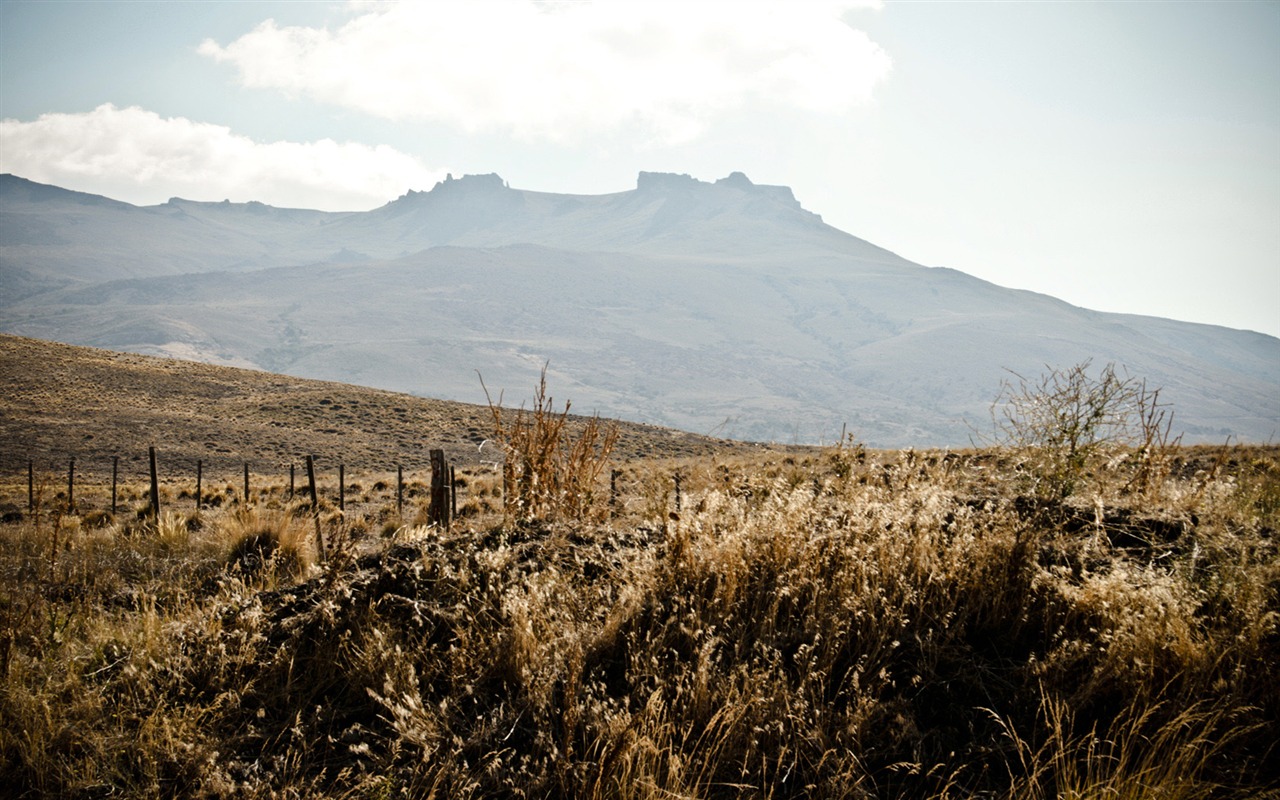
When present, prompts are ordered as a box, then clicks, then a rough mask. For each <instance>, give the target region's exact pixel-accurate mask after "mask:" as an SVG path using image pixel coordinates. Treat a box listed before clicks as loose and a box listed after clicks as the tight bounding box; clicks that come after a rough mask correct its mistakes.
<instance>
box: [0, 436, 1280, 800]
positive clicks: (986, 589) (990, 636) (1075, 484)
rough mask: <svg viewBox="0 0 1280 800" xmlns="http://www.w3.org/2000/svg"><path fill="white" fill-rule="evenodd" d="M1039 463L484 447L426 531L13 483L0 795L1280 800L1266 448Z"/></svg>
mask: <svg viewBox="0 0 1280 800" xmlns="http://www.w3.org/2000/svg"><path fill="white" fill-rule="evenodd" d="M507 421H508V423H509V422H510V418H508V420H507ZM479 424H480V423H477V425H479ZM535 438H536V437H535ZM508 455H509V456H510V457H512V458H517V457H523V456H524V455H527V454H521V453H517V452H510V453H509V454H508ZM1045 455H1046V452H1045V450H1044V448H1034V447H1031V448H1027V447H1018V446H1012V445H1005V446H1000V447H992V448H990V449H985V450H975V451H966V452H932V451H930V452H913V451H906V452H873V451H867V450H865V449H863V448H861V447H858V446H857V445H856V444H855V443H853V442H847V443H843V444H842V445H841V446H838V447H831V448H828V449H825V450H810V451H805V452H782V451H768V450H760V449H755V450H752V451H750V452H733V451H731V450H725V451H719V452H713V453H710V454H706V455H699V456H687V457H681V458H626V457H621V456H615V457H614V459H613V460H611V461H610V471H612V470H613V469H617V470H619V471H620V475H619V476H618V478H617V480H616V488H617V492H616V494H611V493H610V491H609V487H608V486H607V483H608V480H607V477H606V476H607V475H608V474H609V473H608V472H605V473H602V474H601V476H600V479H599V485H598V486H596V487H595V488H596V490H597V491H596V492H595V493H594V494H593V496H592V499H591V501H590V502H585V503H583V502H577V501H576V500H575V502H574V503H573V504H563V505H556V504H554V503H551V504H549V505H544V506H539V507H538V508H537V509H536V513H535V512H534V511H532V510H531V509H532V508H533V507H532V506H529V505H524V506H522V505H520V504H519V503H515V504H514V505H513V503H512V500H513V498H514V497H516V496H517V494H518V493H517V492H515V491H513V489H512V487H513V485H514V486H523V485H525V484H526V483H527V484H529V485H532V484H537V483H539V481H536V480H532V479H531V480H529V481H527V482H524V481H522V480H521V479H516V480H515V481H514V483H513V482H512V481H511V480H509V477H510V476H508V475H504V474H503V472H502V471H501V470H499V469H498V468H496V467H494V466H489V465H485V464H476V465H472V466H466V467H465V468H464V469H463V470H460V472H461V482H462V483H463V486H462V487H461V489H460V497H459V502H460V506H461V509H460V510H461V514H460V516H459V518H458V519H457V520H456V521H455V523H454V525H453V526H452V527H451V528H448V529H443V528H440V527H433V526H429V525H426V524H424V523H425V520H426V514H425V513H424V512H425V509H424V506H423V504H424V502H425V496H424V494H423V493H421V492H419V493H418V494H416V495H414V497H413V498H412V499H411V502H410V503H409V504H408V505H407V507H406V508H405V509H404V510H403V513H397V511H396V509H395V498H394V487H392V486H389V485H388V483H387V482H386V481H385V480H382V479H380V478H378V477H377V475H376V474H372V473H371V474H362V473H359V472H354V471H353V473H352V475H351V479H350V484H351V485H350V490H351V493H352V494H351V495H350V499H351V500H352V502H351V503H350V504H349V505H348V507H347V509H346V510H345V512H339V511H338V509H337V508H336V507H335V504H334V499H333V497H332V496H331V495H330V496H327V497H326V498H324V499H323V501H322V504H321V508H320V510H319V513H318V515H317V514H314V513H313V511H312V509H310V508H309V506H308V505H307V504H306V503H304V502H302V501H301V500H299V499H290V498H289V496H288V493H287V490H286V488H287V487H286V486H285V485H284V484H283V483H281V482H280V481H279V480H278V479H277V480H275V481H274V482H272V481H270V480H267V479H266V478H265V477H264V478H263V479H262V480H260V481H257V482H256V483H255V490H254V493H253V494H251V496H250V498H249V501H248V502H245V501H244V499H243V498H241V497H239V496H238V488H239V487H238V486H237V485H236V484H235V483H234V482H233V483H229V484H228V485H227V486H225V487H224V486H221V485H217V486H213V487H212V488H211V489H210V493H211V494H210V498H211V499H212V498H213V497H217V498H219V502H218V503H217V504H216V505H214V504H212V503H211V504H210V505H209V506H208V507H206V508H205V509H204V510H203V511H201V512H200V513H199V514H197V513H195V511H194V503H193V502H191V501H192V498H190V497H187V498H183V497H181V496H180V491H178V487H177V486H176V485H175V486H170V487H169V491H170V492H171V493H173V494H172V495H171V496H170V497H169V498H167V499H168V500H169V501H170V502H168V503H167V505H166V506H165V507H166V508H167V509H169V510H168V511H167V512H165V513H164V514H163V515H162V516H161V518H160V519H148V518H146V517H145V516H141V515H139V514H138V513H136V512H137V510H138V507H139V506H141V504H142V503H141V498H142V497H143V494H144V491H143V487H142V486H137V485H130V486H128V487H126V489H125V492H124V494H125V496H126V497H127V498H128V500H127V503H126V510H125V511H123V512H121V513H119V514H117V515H115V516H114V517H113V516H111V515H110V514H106V513H103V511H102V499H103V494H102V489H101V487H100V485H98V486H97V487H96V488H95V486H92V485H87V486H85V487H84V489H83V500H82V501H78V502H79V503H81V504H82V505H79V507H78V509H77V510H76V512H75V513H68V512H67V509H66V506H65V503H63V502H61V500H60V498H57V497H56V491H57V490H56V489H55V488H54V487H53V485H52V484H50V485H48V486H47V487H46V488H45V490H44V491H42V492H41V493H39V495H38V497H37V504H36V505H37V508H36V510H35V513H29V512H27V511H26V510H25V509H26V507H25V501H26V497H25V492H26V486H25V483H24V482H23V481H11V482H10V483H8V484H6V487H7V488H0V492H8V494H7V495H6V497H5V498H3V501H4V502H7V503H8V504H9V506H11V507H16V508H17V509H18V511H19V513H17V514H16V515H13V516H12V517H11V519H10V521H9V522H7V523H5V524H0V587H3V593H2V594H0V676H3V691H2V692H0V786H3V787H6V789H7V790H8V791H9V792H10V793H11V794H13V795H14V796H17V797H47V796H56V797H71V798H97V797H114V796H125V797H141V798H161V797H199V798H293V797H298V798H302V797H306V798H312V797H314V798H320V797H339V798H383V797H438V798H454V797H460V798H482V797H483V798H499V797H500V798H508V797H548V798H614V797H618V798H672V797H680V798H721V797H726V798H727V797H751V798H793V797H795V798H798V797H814V798H828V797H832V798H854V799H856V800H869V799H870V798H899V797H908V798H968V797H987V798H1099V799H1100V798H1151V797H1160V798H1218V797H1221V798H1246V797H1250V798H1252V797H1280V766H1278V765H1280V751H1278V750H1277V745H1276V742H1277V740H1280V721H1278V719H1280V682H1277V681H1276V680H1275V671H1276V665H1277V664H1280V553H1278V551H1277V542H1276V533H1277V530H1278V529H1280V448H1277V447H1243V446H1237V447H1221V448H1179V447H1176V446H1174V445H1172V444H1168V445H1162V446H1161V447H1160V448H1159V449H1158V451H1145V452H1138V451H1134V450H1132V449H1125V448H1104V449H1099V450H1098V451H1097V452H1095V453H1093V454H1092V456H1091V457H1090V458H1089V459H1078V460H1071V461H1069V462H1067V463H1068V466H1069V467H1070V469H1071V476H1070V477H1071V480H1070V482H1069V484H1068V483H1064V482H1063V481H1062V480H1061V469H1062V462H1056V461H1048V460H1046V459H1045ZM1153 459H1154V461H1153ZM524 460H525V461H526V462H528V459H527V458H526V459H524ZM1046 465H1048V466H1046ZM1046 475H1048V476H1050V477H1052V478H1053V480H1052V481H1051V482H1050V488H1051V489H1052V491H1044V486H1045V485H1046V483H1045V481H1044V480H1043V479H1044V477H1045V476H1046ZM677 476H678V487H679V488H678V490H677ZM1138 477H1141V480H1137V479H1136V478H1138ZM566 485H568V484H566ZM416 488H418V489H421V488H424V487H421V485H420V484H419V485H417V486H416ZM521 491H523V489H521ZM78 496H79V495H78ZM63 499H65V498H63ZM570 510H571V511H572V513H567V512H568V511H570ZM317 531H319V532H320V535H322V536H323V537H324V540H325V542H326V543H327V546H326V553H327V558H323V559H322V558H321V555H320V553H319V551H318V550H317V546H316V544H317V538H316V537H317Z"/></svg>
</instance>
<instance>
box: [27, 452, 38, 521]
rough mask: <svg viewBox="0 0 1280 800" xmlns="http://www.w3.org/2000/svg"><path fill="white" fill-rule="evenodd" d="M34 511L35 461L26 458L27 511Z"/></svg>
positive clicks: (32, 512)
mask: <svg viewBox="0 0 1280 800" xmlns="http://www.w3.org/2000/svg"><path fill="white" fill-rule="evenodd" d="M35 512H36V462H34V461H32V460H31V459H27V513H28V514H34V513H35Z"/></svg>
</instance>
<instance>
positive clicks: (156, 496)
mask: <svg viewBox="0 0 1280 800" xmlns="http://www.w3.org/2000/svg"><path fill="white" fill-rule="evenodd" d="M147 453H148V456H149V458H150V461H151V518H152V519H154V520H155V521H156V522H157V523H158V522H160V479H159V477H158V476H157V474H156V449H155V447H149V448H147Z"/></svg>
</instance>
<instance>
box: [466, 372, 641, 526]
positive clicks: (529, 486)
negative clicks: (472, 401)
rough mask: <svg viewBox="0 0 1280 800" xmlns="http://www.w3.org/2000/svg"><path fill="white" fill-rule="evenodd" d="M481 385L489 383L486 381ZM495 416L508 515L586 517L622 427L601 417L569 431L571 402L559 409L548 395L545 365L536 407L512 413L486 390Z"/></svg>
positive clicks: (596, 417)
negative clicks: (501, 455) (573, 430)
mask: <svg viewBox="0 0 1280 800" xmlns="http://www.w3.org/2000/svg"><path fill="white" fill-rule="evenodd" d="M480 383H481V386H482V387H483V386H484V381H483V379H482V380H481V382H480ZM484 393H485V398H486V399H487V400H488V402H489V411H490V413H491V414H492V417H493V435H494V439H495V441H496V442H497V445H498V448H499V449H500V450H501V451H502V454H503V465H502V489H503V495H502V496H503V504H504V510H505V512H506V515H507V517H508V518H510V519H514V520H523V521H528V520H554V519H571V520H580V519H583V518H585V517H586V516H587V514H588V513H589V512H590V510H591V509H592V507H593V506H594V504H595V501H596V488H597V483H598V481H599V478H600V474H601V472H603V470H604V468H605V466H606V465H607V464H608V462H609V454H610V453H611V452H612V451H613V448H614V445H616V444H617V442H618V428H617V426H616V425H614V424H611V423H606V422H603V421H602V420H601V419H600V417H599V416H593V417H591V418H589V419H586V420H584V421H582V422H581V423H580V425H578V426H577V427H578V432H577V435H576V437H575V436H573V435H572V434H571V433H570V431H569V429H568V428H569V425H568V423H569V408H570V405H571V404H570V403H569V402H568V401H566V402H565V404H564V410H563V411H560V412H557V411H556V410H555V406H554V403H553V401H552V398H551V397H550V396H549V395H548V394H547V369H546V367H545V366H544V367H543V368H542V374H541V377H540V379H539V381H538V386H537V388H536V390H535V391H534V397H533V408H532V409H530V410H529V411H527V412H526V411H525V409H524V407H523V406H521V407H520V409H519V410H518V411H516V412H515V415H514V417H511V416H510V414H509V412H504V410H503V408H502V405H501V403H502V398H501V396H500V397H499V398H498V402H496V403H495V402H494V401H493V398H492V397H491V396H490V395H489V390H488V388H487V387H486V388H485V389H484Z"/></svg>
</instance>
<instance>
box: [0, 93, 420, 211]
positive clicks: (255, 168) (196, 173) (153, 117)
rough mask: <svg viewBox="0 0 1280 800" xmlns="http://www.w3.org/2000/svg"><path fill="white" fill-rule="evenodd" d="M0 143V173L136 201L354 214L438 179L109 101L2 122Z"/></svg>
mask: <svg viewBox="0 0 1280 800" xmlns="http://www.w3.org/2000/svg"><path fill="white" fill-rule="evenodd" d="M0 141H3V142H4V147H3V148H0V172H12V173H14V174H16V175H21V176H22V177H24V178H29V179H31V180H35V181H40V182H45V183H54V184H57V185H59V186H64V187H67V188H75V189H81V190H83V191H90V192H96V193H100V194H105V195H108V196H110V197H114V198H116V199H120V200H126V201H128V202H132V203H137V204H151V203H158V202H163V201H164V200H166V199H168V198H169V197H173V196H178V197H184V198H187V199H192V200H222V199H231V200H234V201H237V202H241V201H247V200H260V201H262V202H265V203H268V204H271V205H277V206H286V207H300V208H320V209H327V210H356V209H367V208H372V207H374V206H377V205H381V204H382V203H385V202H386V201H387V200H390V199H392V198H394V197H396V196H398V195H400V194H403V193H404V192H405V191H406V190H407V189H410V188H423V187H430V186H431V185H433V184H434V183H435V182H436V181H437V180H439V179H440V178H441V177H443V172H441V171H436V170H429V169H427V168H426V167H424V166H423V165H422V164H421V163H420V162H419V161H418V160H417V159H415V158H413V157H412V156H408V155H406V154H404V153H401V152H399V151H397V150H395V149H393V148H390V147H385V146H377V147H370V146H367V145H363V144H353V143H339V142H335V141H333V140H331V139H321V140H319V141H315V142H267V143H261V142H255V141H253V140H252V139H249V138H247V137H245V136H239V135H237V134H234V133H232V132H231V129H230V128H226V127H223V126H221V125H211V124H208V123H203V122H193V121H192V120H189V119H184V118H182V117H173V118H164V117H161V116H160V115H159V114H156V113H155V112H152V111H147V110H144V109H141V108H138V107H136V106H133V107H129V108H116V107H115V106H114V105H111V104H109V103H108V104H105V105H101V106H98V107H97V108H95V109H94V110H93V111H90V112H87V113H80V114H42V115H40V117H38V118H37V119H36V120H35V121H34V122H20V121H18V120H12V119H6V120H3V121H0Z"/></svg>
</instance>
